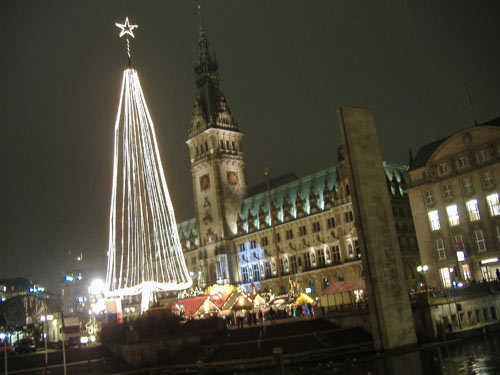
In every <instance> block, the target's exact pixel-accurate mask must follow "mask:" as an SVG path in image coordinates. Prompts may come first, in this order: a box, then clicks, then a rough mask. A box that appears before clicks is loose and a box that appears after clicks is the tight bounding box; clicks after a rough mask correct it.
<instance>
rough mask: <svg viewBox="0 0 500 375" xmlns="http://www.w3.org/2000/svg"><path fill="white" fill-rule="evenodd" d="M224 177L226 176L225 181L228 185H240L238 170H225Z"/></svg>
mask: <svg viewBox="0 0 500 375" xmlns="http://www.w3.org/2000/svg"><path fill="white" fill-rule="evenodd" d="M226 177H227V183H228V184H229V185H230V186H239V185H240V178H239V177H238V172H235V171H227V173H226Z"/></svg>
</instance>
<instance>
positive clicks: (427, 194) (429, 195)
mask: <svg viewBox="0 0 500 375" xmlns="http://www.w3.org/2000/svg"><path fill="white" fill-rule="evenodd" d="M425 200H426V201H427V203H428V204H432V203H434V195H432V190H427V191H426V192H425Z"/></svg>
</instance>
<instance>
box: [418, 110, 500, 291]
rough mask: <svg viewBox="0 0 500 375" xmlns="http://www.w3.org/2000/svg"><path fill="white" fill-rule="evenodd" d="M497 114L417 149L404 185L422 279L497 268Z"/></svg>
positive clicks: (447, 283)
mask: <svg viewBox="0 0 500 375" xmlns="http://www.w3.org/2000/svg"><path fill="white" fill-rule="evenodd" d="M499 161H500V118H499V119H495V120H492V121H489V122H486V123H484V124H481V125H479V126H474V127H472V128H468V129H464V130H462V131H459V132H458V133H456V134H453V135H451V136H449V137H446V138H444V139H440V140H438V141H435V142H432V143H429V144H427V145H425V146H423V147H421V148H420V150H419V151H418V153H417V155H416V156H415V159H414V160H413V162H412V164H411V168H410V178H411V187H410V188H409V189H408V196H409V198H410V204H411V210H412V213H413V220H414V223H415V229H416V232H417V240H418V245H419V249H420V254H421V258H422V264H424V265H427V266H428V271H427V272H426V273H425V278H426V281H427V283H428V284H429V285H430V286H433V287H451V286H452V282H453V281H455V280H456V281H457V282H464V283H469V282H473V281H482V280H486V281H491V280H493V279H496V277H497V276H496V270H497V269H498V268H500V263H499V259H500V203H499V194H500V185H499V178H500V162H499Z"/></svg>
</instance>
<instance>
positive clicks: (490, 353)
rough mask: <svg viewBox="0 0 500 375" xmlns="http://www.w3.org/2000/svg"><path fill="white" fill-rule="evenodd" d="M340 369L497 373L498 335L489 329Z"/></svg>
mask: <svg viewBox="0 0 500 375" xmlns="http://www.w3.org/2000/svg"><path fill="white" fill-rule="evenodd" d="M343 370H344V371H342V373H343V374H349V375H360V374H365V375H366V374H373V375H374V374H377V375H379V374H380V375H381V374H388V375H396V374H404V375H424V374H425V375H428V374H438V375H457V374H471V375H472V374H474V375H475V374H492V375H493V374H500V337H499V336H498V335H497V334H495V333H493V334H490V335H489V336H478V337H474V338H468V339H465V340H464V341H459V342H452V343H447V344H445V345H442V346H436V347H432V348H428V349H423V350H420V351H417V352H411V353H405V354H402V355H395V356H391V357H385V358H380V359H374V360H368V361H366V362H360V363H357V364H356V365H351V366H350V368H344V369H343Z"/></svg>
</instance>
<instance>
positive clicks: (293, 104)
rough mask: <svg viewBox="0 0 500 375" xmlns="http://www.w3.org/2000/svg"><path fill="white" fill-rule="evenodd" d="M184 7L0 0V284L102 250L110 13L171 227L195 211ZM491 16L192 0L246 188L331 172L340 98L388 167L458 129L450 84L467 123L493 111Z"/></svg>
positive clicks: (114, 53) (115, 65)
mask: <svg viewBox="0 0 500 375" xmlns="http://www.w3.org/2000/svg"><path fill="white" fill-rule="evenodd" d="M196 4H197V3H196V2H195V1H193V2H180V1H178V2H171V3H168V4H165V3H163V2H151V3H148V6H147V7H145V6H140V5H139V4H134V3H133V2H107V3H105V4H102V3H101V2H86V3H85V4H80V3H77V2H65V3H53V4H52V5H51V7H45V6H42V5H41V4H37V3H35V2H23V3H18V2H13V1H12V2H11V1H6V2H4V3H3V4H2V14H3V19H4V22H2V23H1V25H0V28H2V31H3V32H2V37H1V40H2V42H3V44H4V46H5V48H4V56H3V59H2V67H3V69H2V70H1V71H2V81H3V82H4V83H5V85H6V86H5V87H6V89H5V90H3V93H2V103H3V106H2V107H3V111H2V113H4V114H5V115H6V118H5V123H4V124H5V125H4V129H5V131H6V132H7V136H6V137H5V139H6V140H7V142H6V143H7V144H6V145H5V150H6V156H7V157H6V159H7V176H6V181H7V183H6V184H4V185H3V189H5V191H4V194H3V196H4V197H5V198H4V199H5V203H4V204H5V209H4V210H2V211H3V215H2V216H3V217H2V224H3V225H2V228H3V230H4V231H5V232H4V236H5V237H6V238H7V243H6V244H5V245H4V247H3V250H2V254H3V262H2V267H1V268H0V273H1V275H2V278H6V277H16V276H18V277H29V278H32V279H35V280H37V281H38V282H41V283H48V284H49V286H52V287H53V284H54V282H55V280H57V278H58V277H59V276H60V275H59V274H58V273H56V270H54V271H53V272H48V270H49V269H50V267H53V264H54V263H56V264H57V263H60V262H61V261H62V260H63V259H64V257H65V254H66V253H67V252H68V250H70V249H71V250H73V251H74V252H78V253H79V252H83V253H85V254H88V255H90V256H98V255H99V256H102V257H103V258H104V255H105V251H106V249H107V242H108V226H107V220H108V217H109V192H110V190H111V174H112V152H113V141H112V137H113V123H114V114H115V113H116V108H117V105H118V95H117V92H118V91H119V90H118V88H119V85H120V78H121V71H122V70H123V68H124V67H125V66H126V64H127V57H126V51H125V49H124V46H123V41H120V40H119V39H118V37H117V35H116V31H115V29H116V28H115V26H114V22H116V21H120V22H121V21H122V20H123V19H124V17H125V16H128V17H129V18H130V21H131V22H133V23H138V24H140V25H141V33H140V34H139V37H138V38H137V39H136V40H134V43H133V44H132V55H133V65H134V66H135V67H137V69H138V71H139V75H140V77H141V81H142V82H143V89H144V94H145V96H146V100H147V101H148V103H149V106H150V111H151V114H152V117H153V119H154V121H155V124H156V127H157V135H158V142H159V146H160V153H161V156H162V159H163V163H164V169H165V174H166V179H167V183H168V185H169V190H170V194H171V197H172V201H173V205H174V210H175V215H176V218H177V221H178V222H180V221H184V220H187V219H189V218H191V217H193V216H194V213H193V193H192V182H191V173H190V168H189V153H188V149H187V146H186V145H185V141H186V140H187V132H188V129H189V126H190V120H191V112H192V105H193V99H194V88H195V84H194V72H193V58H194V54H193V52H192V50H193V48H195V47H196V43H197V38H198V14H197V10H196ZM494 10H496V7H495V4H494V3H493V2H482V3H481V4H480V5H476V6H474V5H472V4H453V5H449V6H445V5H439V4H433V5H422V4H418V5H414V4H411V3H406V4H399V3H398V4H397V5H393V6H392V7H391V8H390V9H389V8H383V7H378V6H376V5H373V4H372V3H370V2H360V3H356V4H352V3H347V2H345V3H344V2H342V3H335V4H334V3H330V2H326V1H324V2H315V3H314V4H313V5H311V4H308V5H307V6H306V5H304V4H303V3H301V2H298V1H297V2H293V1H292V2H290V1H287V2H285V1H276V2H272V3H269V2H266V1H256V2H252V3H245V2H229V1H220V2H213V3H212V2H205V3H202V12H203V18H204V24H205V30H206V33H207V38H208V40H209V42H210V43H211V45H210V46H211V48H212V49H213V48H215V51H216V55H217V60H218V62H219V70H220V74H221V85H222V90H223V92H224V93H225V94H226V96H227V98H228V103H229V106H230V108H231V111H232V114H233V116H234V118H235V120H236V122H237V123H238V125H239V127H240V129H241V131H242V132H243V133H244V134H245V138H244V146H243V147H244V153H245V161H246V167H247V174H248V180H249V185H250V186H253V185H255V184H258V183H261V182H263V181H264V168H265V167H269V168H270V171H271V176H272V177H277V176H279V175H282V174H284V173H286V172H289V171H292V172H295V173H296V174H297V175H298V176H305V175H308V174H312V173H315V172H317V171H319V170H321V169H324V168H327V167H330V166H333V165H334V164H335V161H336V154H337V145H338V142H339V138H338V135H337V130H336V129H337V123H336V117H335V110H336V108H337V107H339V106H341V105H353V106H360V107H366V108H370V109H371V110H373V112H374V116H375V122H376V126H377V131H378V135H379V139H380V142H381V148H382V154H383V158H384V160H387V161H392V162H399V163H406V162H407V160H408V149H409V147H411V148H412V149H413V152H414V154H415V153H416V151H417V150H418V147H419V146H422V145H424V144H426V143H429V142H431V141H433V140H436V139H439V138H442V137H443V136H447V135H449V134H451V133H454V132H456V131H459V130H461V129H463V128H466V127H468V126H472V124H473V122H472V117H471V114H470V112H469V111H468V108H467V100H466V95H465V89H464V82H468V85H469V87H470V89H471V93H472V100H473V103H474V108H475V111H476V116H477V120H478V122H484V121H487V120H489V119H491V118H495V117H498V116H499V115H500V113H499V111H498V108H497V106H496V105H497V103H498V102H499V100H498V99H499V98H500V91H499V90H498V87H500V77H498V74H496V75H495V73H496V72H497V68H496V67H497V66H498V65H499V63H500V52H498V50H497V49H496V48H495V46H496V45H498V41H499V40H500V32H499V31H498V30H497V28H496V26H495V18H494V14H495V12H494ZM290 150H292V152H290ZM284 155H286V157H284ZM33 260H36V262H34V261H33ZM61 271H62V269H61ZM47 273H51V274H52V275H50V276H46V274H47ZM54 273H56V274H54Z"/></svg>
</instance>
